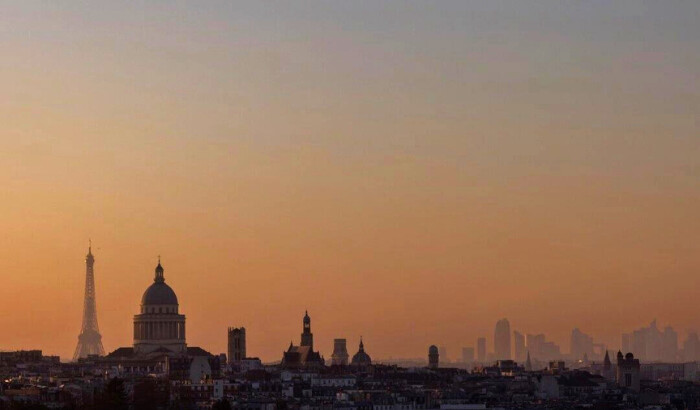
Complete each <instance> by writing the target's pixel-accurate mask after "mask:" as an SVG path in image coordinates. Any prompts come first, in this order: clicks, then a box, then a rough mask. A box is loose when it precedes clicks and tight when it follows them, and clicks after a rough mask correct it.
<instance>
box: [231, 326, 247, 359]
mask: <svg viewBox="0 0 700 410" xmlns="http://www.w3.org/2000/svg"><path fill="white" fill-rule="evenodd" d="M245 349H246V345H245V328H244V327H229V328H228V362H229V364H234V363H240V362H241V360H243V359H245V358H246V350H245Z"/></svg>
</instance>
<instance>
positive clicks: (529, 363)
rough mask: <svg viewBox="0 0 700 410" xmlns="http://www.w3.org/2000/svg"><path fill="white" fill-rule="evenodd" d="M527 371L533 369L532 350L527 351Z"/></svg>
mask: <svg viewBox="0 0 700 410" xmlns="http://www.w3.org/2000/svg"><path fill="white" fill-rule="evenodd" d="M525 371H526V372H531V371H532V360H530V352H527V359H525Z"/></svg>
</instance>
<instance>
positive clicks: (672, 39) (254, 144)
mask: <svg viewBox="0 0 700 410" xmlns="http://www.w3.org/2000/svg"><path fill="white" fill-rule="evenodd" d="M98 3H99V4H98ZM390 4H392V5H393V6H390ZM439 4H440V7H433V5H432V3H431V2H401V3H396V2H393V3H392V2H386V3H379V4H377V3H375V2H296V3H291V2H289V3H262V2H247V3H241V2H207V3H206V4H203V5H200V4H197V5H195V4H194V2H192V3H180V4H171V3H154V2H132V3H128V4H120V3H116V2H95V3H93V5H92V6H90V7H88V6H86V5H85V4H81V3H77V2H75V3H63V2H62V3H61V4H52V3H46V2H38V1H23V2H14V3H10V4H4V5H3V12H2V16H1V17H0V19H1V20H2V23H3V24H2V26H1V27H0V52H1V53H2V55H3V56H5V58H3V59H2V60H1V61H0V89H2V97H1V98H0V130H1V132H0V185H2V187H3V188H2V195H1V196H0V226H2V231H3V234H2V235H0V272H2V278H3V285H2V286H1V287H0V311H2V312H3V315H1V316H0V349H3V350H5V349H22V348H36V349H42V350H43V351H44V352H45V353H47V354H56V355H60V356H61V358H62V359H64V360H70V359H71V358H72V356H73V352H74V350H75V347H76V340H77V339H76V338H77V335H78V333H79V332H80V324H81V317H82V312H83V296H84V290H85V289H84V283H85V259H84V256H85V253H86V251H87V247H88V240H89V239H90V238H91V239H92V252H93V253H94V255H95V260H96V262H95V282H96V297H97V312H98V317H99V324H100V331H101V334H102V342H103V344H104V348H105V350H106V351H107V352H109V351H112V350H114V349H116V348H118V347H120V346H128V345H131V344H132V339H133V315H134V314H137V313H139V301H140V300H141V297H142V294H143V293H144V290H145V289H146V288H147V287H148V286H149V285H150V284H151V283H153V275H154V268H155V267H156V265H157V263H158V256H159V255H160V256H161V261H162V264H163V267H164V268H165V272H166V273H165V275H166V277H167V283H168V284H169V285H170V286H172V287H173V289H175V290H176V291H177V296H178V299H179V303H180V310H181V311H182V312H185V313H186V315H187V326H188V331H187V333H188V335H187V339H188V344H190V345H193V346H203V347H206V348H207V349H209V350H210V351H211V352H213V353H219V352H225V351H226V343H227V339H226V329H227V327H228V326H245V327H246V329H247V344H248V353H249V354H251V355H254V356H257V357H260V358H261V359H262V360H263V361H276V360H280V357H281V355H282V352H283V351H284V350H285V349H286V347H287V346H288V345H289V342H290V339H293V340H294V341H295V343H296V340H297V339H298V337H299V332H300V326H301V318H302V316H303V314H304V312H305V311H306V310H308V311H309V314H310V315H311V316H312V317H313V321H314V322H313V323H314V334H315V347H316V350H319V351H321V352H322V353H324V354H325V355H326V357H328V356H330V353H331V351H332V349H333V339H334V338H338V337H343V338H347V339H348V343H350V344H352V347H353V349H354V348H355V345H356V343H357V341H358V340H359V338H360V336H363V338H364V339H363V340H364V341H365V343H367V345H368V346H371V353H372V356H373V358H376V359H381V358H385V359H386V358H389V357H394V358H398V357H402V358H413V357H420V358H425V356H426V352H427V347H428V346H429V345H432V344H436V345H439V346H446V347H447V351H448V352H449V355H450V358H452V359H457V358H459V357H460V352H459V351H460V349H461V348H462V347H463V346H474V344H475V342H476V339H477V338H478V337H481V336H486V337H487V338H488V349H489V351H491V350H493V335H494V325H495V323H496V321H497V320H499V319H502V318H508V320H509V322H510V328H511V330H519V331H521V332H523V333H533V334H537V333H544V334H546V335H547V338H548V339H549V340H553V341H555V342H556V343H558V344H560V345H561V346H562V347H563V350H565V351H568V346H569V338H570V335H571V331H572V329H573V328H580V329H581V330H582V331H584V332H585V333H587V334H589V335H592V336H593V337H594V339H595V340H596V342H599V343H604V344H605V345H607V346H608V347H609V348H612V349H618V348H619V347H620V345H621V336H620V335H621V334H622V333H629V332H631V331H633V330H635V329H637V328H640V327H642V326H647V325H648V324H649V323H650V322H651V321H652V320H654V319H657V320H658V322H659V326H660V327H661V328H662V329H663V327H665V326H667V325H670V326H673V327H674V328H675V329H676V330H677V331H678V332H679V334H680V335H679V339H680V340H681V341H682V340H683V339H685V338H686V334H687V332H688V331H690V330H698V328H699V326H698V319H697V313H696V312H697V289H698V287H699V285H700V275H698V268H699V266H700V252H699V251H700V218H698V216H697V215H698V209H700V168H699V166H698V158H700V138H698V136H699V135H700V132H699V131H700V130H699V128H698V114H700V85H699V84H700V83H699V82H698V73H699V72H700V54H699V53H698V52H697V50H698V49H700V25H698V24H697V21H698V20H699V19H700V11H699V8H698V6H697V4H693V3H692V2H673V4H674V6H675V7H667V6H666V3H665V2H664V3H663V4H662V3H661V2H638V1H620V2H602V1H593V2H575V3H566V4H563V3H555V2H500V1H489V2H456V1H455V2H450V1H445V2H440V3H439ZM506 5H507V6H506Z"/></svg>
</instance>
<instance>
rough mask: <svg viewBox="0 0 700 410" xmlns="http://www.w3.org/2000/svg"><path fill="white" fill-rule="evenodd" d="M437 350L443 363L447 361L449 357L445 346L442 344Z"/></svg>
mask: <svg viewBox="0 0 700 410" xmlns="http://www.w3.org/2000/svg"><path fill="white" fill-rule="evenodd" d="M438 352H439V353H440V358H441V359H442V362H443V363H447V362H448V361H449V359H448V358H447V348H446V347H445V346H444V345H443V346H440V347H439V348H438Z"/></svg>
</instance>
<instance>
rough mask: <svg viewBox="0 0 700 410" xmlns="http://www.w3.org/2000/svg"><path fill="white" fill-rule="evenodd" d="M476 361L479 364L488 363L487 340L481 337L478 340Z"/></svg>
mask: <svg viewBox="0 0 700 410" xmlns="http://www.w3.org/2000/svg"><path fill="white" fill-rule="evenodd" d="M476 360H477V361H478V362H479V363H484V362H486V338H485V337H480V338H478V339H476Z"/></svg>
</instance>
